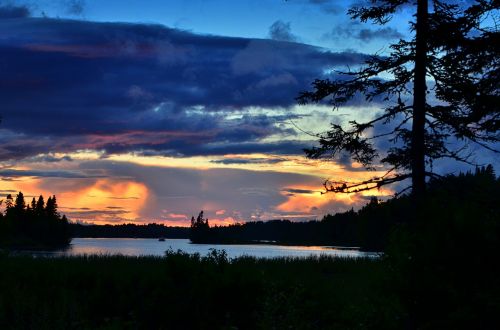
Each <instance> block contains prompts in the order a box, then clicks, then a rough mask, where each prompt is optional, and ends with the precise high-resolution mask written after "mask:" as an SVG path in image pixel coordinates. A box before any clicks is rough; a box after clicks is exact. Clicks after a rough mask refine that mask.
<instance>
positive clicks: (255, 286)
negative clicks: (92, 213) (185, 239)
mask: <svg viewBox="0 0 500 330" xmlns="http://www.w3.org/2000/svg"><path fill="white" fill-rule="evenodd" d="M386 276H387V269H386V264H385V263H384V262H381V261H376V260H369V259H338V258H335V259H334V258H330V257H310V258H302V259H298V258H276V259H255V258H250V257H243V258H238V259H234V260H228V259H227V257H226V256H225V255H224V253H222V252H212V253H211V254H209V255H208V256H205V257H200V256H199V255H187V254H184V253H179V252H169V253H168V254H167V256H166V257H164V258H158V257H139V258H134V257H124V256H86V257H68V258H31V257H6V256H4V257H1V258H0V328H2V329H28V328H37V329H68V328H80V329H127V328H130V329H137V328H144V329H353V328H386V329H390V328H400V326H401V320H402V319H403V318H404V311H403V309H402V306H401V304H400V303H399V300H398V298H397V296H396V295H395V294H391V293H390V291H389V290H387V284H388V283H387V281H386V280H387V278H386Z"/></svg>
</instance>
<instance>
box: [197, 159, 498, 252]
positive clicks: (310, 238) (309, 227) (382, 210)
mask: <svg viewBox="0 0 500 330" xmlns="http://www.w3.org/2000/svg"><path fill="white" fill-rule="evenodd" d="M426 189H427V190H428V193H427V196H426V197H425V199H424V204H423V206H422V210H421V212H420V213H419V215H417V214H415V212H413V210H414V208H413V205H414V201H413V200H412V198H411V196H410V195H401V196H399V197H396V198H392V199H390V200H388V201H385V202H382V201H380V200H378V199H377V198H376V197H372V198H371V200H370V202H369V203H368V204H367V205H365V206H364V207H362V208H361V209H360V210H358V211H354V210H353V209H351V210H349V211H347V212H342V213H336V214H333V215H332V214H328V215H325V216H324V217H323V219H322V220H320V221H307V222H292V221H290V220H272V221H266V222H263V221H257V222H247V223H243V224H234V225H230V226H224V227H218V226H214V227H210V226H209V225H208V220H207V219H203V213H200V215H199V216H198V218H197V219H194V217H193V220H192V224H191V234H190V239H191V241H192V242H193V243H225V244H242V243H245V244H252V243H253V244H255V243H271V244H272V243H275V244H294V245H332V246H352V247H361V248H362V249H364V250H376V251H382V250H385V249H386V248H387V246H388V245H389V244H390V242H391V239H392V237H393V233H394V232H395V231H397V230H399V228H404V227H405V226H407V225H408V224H410V223H412V221H413V220H415V219H414V218H415V217H417V216H418V217H422V218H425V219H420V220H426V221H421V222H424V223H431V224H430V226H442V225H443V223H444V220H443V219H444V218H445V215H443V214H442V212H443V210H447V212H448V213H449V214H454V216H455V218H460V219H463V218H466V219H465V220H463V221H465V222H467V223H468V224H470V225H471V226H472V227H474V228H475V229H476V230H479V228H480V227H481V226H482V224H483V223H484V222H486V223H497V222H498V217H500V212H499V211H500V209H499V205H498V203H497V199H498V196H500V179H499V178H497V177H496V175H495V172H494V170H493V167H492V166H491V165H488V166H487V167H480V168H479V167H478V168H477V169H476V170H475V172H467V173H461V174H459V175H458V176H453V175H449V176H446V177H444V178H438V179H434V180H431V181H430V182H429V183H428V184H427V188H426ZM432 222H434V224H433V223H432ZM449 226H450V229H449V230H451V229H452V228H454V227H456V225H454V224H453V221H450V223H449ZM430 232H432V230H430ZM436 232H437V231H436ZM467 239H468V238H467V235H465V236H464V240H467Z"/></svg>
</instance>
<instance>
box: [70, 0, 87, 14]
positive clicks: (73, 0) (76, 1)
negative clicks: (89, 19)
mask: <svg viewBox="0 0 500 330" xmlns="http://www.w3.org/2000/svg"><path fill="white" fill-rule="evenodd" d="M64 5H65V7H66V12H67V13H68V14H70V15H75V16H81V15H83V13H84V11H85V7H86V5H87V4H86V1H85V0H66V1H65V2H64Z"/></svg>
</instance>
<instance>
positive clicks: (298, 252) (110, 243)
mask: <svg viewBox="0 0 500 330" xmlns="http://www.w3.org/2000/svg"><path fill="white" fill-rule="evenodd" d="M168 249H172V250H174V251H177V250H182V251H184V252H187V253H199V254H201V255H206V254H207V253H209V252H210V251H209V250H210V249H217V250H225V251H226V252H227V254H228V256H229V257H230V258H234V257H240V256H252V257H258V258H273V257H307V256H311V255H314V256H318V255H328V256H336V257H344V258H359V257H377V256H379V254H378V253H374V252H362V251H359V250H357V249H346V248H335V247H325V246H284V245H271V244H258V245H250V244H248V245H245V244H241V245H219V244H191V243H190V241H189V239H165V241H159V240H157V239H147V238H74V239H73V240H72V243H71V246H70V247H69V248H67V249H65V250H60V251H50V252H49V251H36V252H34V251H30V252H27V251H26V252H25V253H29V254H32V255H34V256H55V257H57V256H77V255H84V254H97V255H99V254H104V255H126V256H163V255H164V254H165V251H166V250H168Z"/></svg>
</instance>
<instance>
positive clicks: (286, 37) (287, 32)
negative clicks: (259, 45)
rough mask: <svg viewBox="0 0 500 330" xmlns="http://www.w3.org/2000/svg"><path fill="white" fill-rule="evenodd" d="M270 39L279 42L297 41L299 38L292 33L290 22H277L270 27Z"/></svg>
mask: <svg viewBox="0 0 500 330" xmlns="http://www.w3.org/2000/svg"><path fill="white" fill-rule="evenodd" d="M269 37H270V38H271V39H273V40H279V41H297V37H296V36H295V35H294V34H293V33H292V28H291V27H290V22H286V23H285V22H283V21H281V20H277V21H276V22H274V23H273V24H272V25H271V26H270V27H269Z"/></svg>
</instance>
